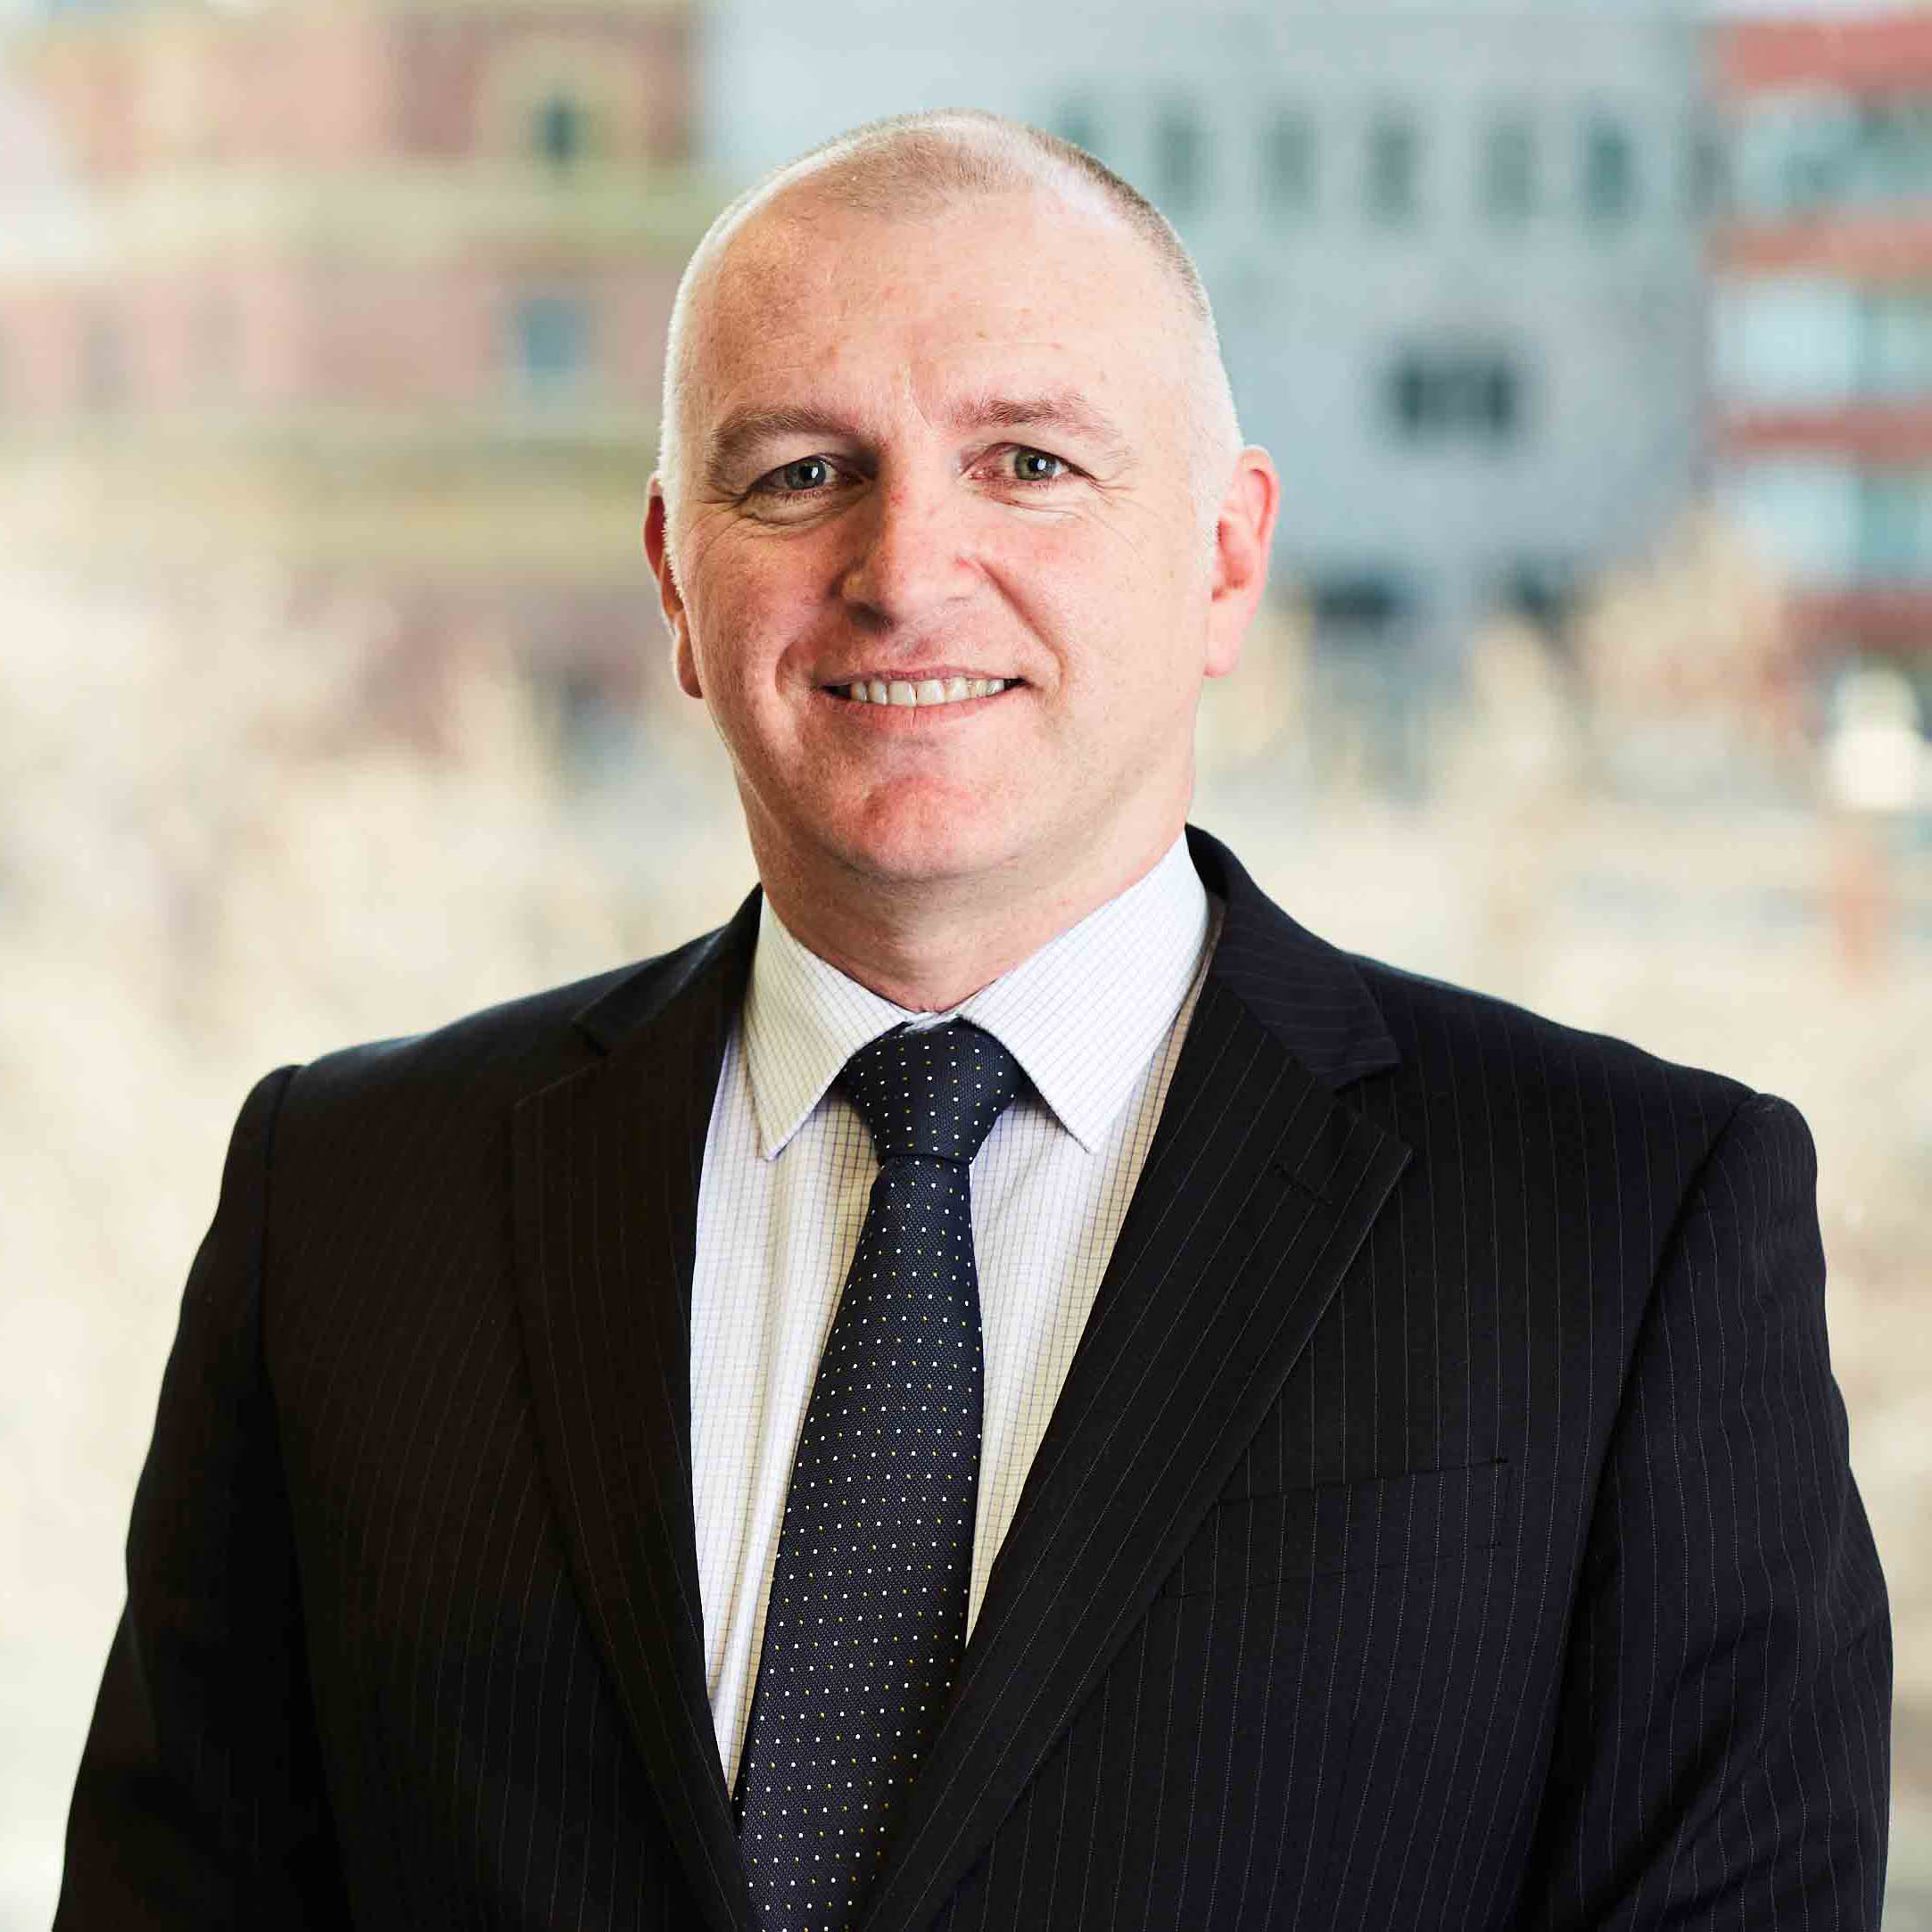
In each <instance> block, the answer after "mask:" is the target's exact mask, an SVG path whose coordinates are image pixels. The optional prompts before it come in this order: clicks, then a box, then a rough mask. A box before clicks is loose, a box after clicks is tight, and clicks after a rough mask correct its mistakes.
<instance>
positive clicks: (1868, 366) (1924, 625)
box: [1713, 11, 1932, 706]
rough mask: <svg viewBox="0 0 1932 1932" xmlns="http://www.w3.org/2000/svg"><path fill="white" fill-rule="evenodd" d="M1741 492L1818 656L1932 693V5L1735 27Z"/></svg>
mask: <svg viewBox="0 0 1932 1932" xmlns="http://www.w3.org/2000/svg"><path fill="white" fill-rule="evenodd" d="M1715 69H1716V74H1717V77H1718V85H1719V90H1720V94H1721V101H1722V106H1723V113H1724V119H1725V120H1726V122H1727V124H1728V129H1729V145H1730V152H1731V155H1732V161H1731V175H1732V190H1731V197H1730V199H1731V210H1730V218H1729V219H1728V220H1727V222H1726V224H1725V226H1724V227H1723V228H1722V229H1721V232H1720V234H1719V235H1717V237H1716V239H1715V245H1714V248H1713V274H1714V278H1715V289H1714V293H1713V344H1714V359H1713V361H1714V369H1715V383H1714V386H1715V389H1716V397H1715V401H1716V404H1717V417H1716V423H1717V430H1716V441H1717V447H1718V452H1719V463H1720V481H1721V496H1722V499H1723V500H1724V501H1725V503H1726V504H1727V505H1728V507H1729V508H1730V509H1731V510H1732V512H1733V513H1734V514H1735V515H1736V516H1737V517H1738V520H1739V521H1740V522H1741V523H1742V524H1744V525H1745V526H1746V528H1747V529H1749V530H1750V531H1751V532H1752V533H1754V535H1755V536H1756V538H1757V539H1758V541H1760V543H1761V544H1762V546H1763V549H1764V551H1765V553H1766V554H1767V555H1768V556H1770V557H1775V558H1778V559H1779V560H1780V561H1781V562H1782V563H1783V564H1784V565H1785V566H1786V567H1787V568H1788V571H1789V572H1790V574H1791V576H1792V578H1793V581H1794V595H1793V597H1792V599H1791V605H1790V608H1791V621H1792V622H1793V623H1794V624H1795V625H1796V629H1797V632H1798V634H1799V637H1800V639H1801V640H1802V642H1803V643H1804V647H1805V648H1806V649H1807V651H1808V652H1809V653H1810V655H1811V656H1812V659H1813V661H1814V662H1816V663H1820V664H1821V665H1830V664H1832V663H1833V662H1837V661H1846V660H1851V659H1854V658H1856V659H1864V658H1877V659H1878V660H1880V661H1885V660H1889V661H1890V665H1891V668H1893V669H1894V670H1895V671H1902V672H1903V673H1905V674H1906V676H1907V677H1908V678H1910V679H1911V680H1913V681H1916V682H1917V684H1918V687H1919V690H1920V703H1921V706H1923V705H1924V704H1925V702H1926V700H1927V699H1928V698H1932V681H1928V669H1932V652H1928V646H1932V12H1920V11H1911V12H1905V11H1891V12H1884V13H1863V14H1858V15H1847V16H1844V17H1833V18H1832V19H1830V20H1829V21H1828V20H1822V19H1814V20H1790V19H1763V20H1757V19H1745V20H1737V21H1727V22H1726V23H1725V24H1724V25H1723V26H1722V28H1721V29H1720V30H1719V34H1718V40H1717V59H1716V62H1715Z"/></svg>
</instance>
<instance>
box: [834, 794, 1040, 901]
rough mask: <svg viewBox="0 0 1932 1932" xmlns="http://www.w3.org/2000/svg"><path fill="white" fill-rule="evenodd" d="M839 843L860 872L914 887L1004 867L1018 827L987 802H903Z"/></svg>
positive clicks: (873, 814) (865, 819)
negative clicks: (919, 883) (922, 882)
mask: <svg viewBox="0 0 1932 1932" xmlns="http://www.w3.org/2000/svg"><path fill="white" fill-rule="evenodd" d="M837 843H838V846H840V847H841V848H842V851H843V853H844V855H845V856H846V860H847V863H850V864H851V865H853V866H854V867H855V869H856V870H858V871H863V872H867V873H870V874H871V876H873V877H874V878H877V879H889V880H896V881H898V882H900V883H903V884H906V885H911V884H913V883H916V882H918V881H920V880H924V879H957V878H961V877H962V876H964V875H966V874H969V873H972V872H981V871H990V870H992V869H993V868H995V867H996V866H998V865H1000V864H1002V863H1004V862H1005V861H1006V860H1007V859H1008V858H1010V857H1011V849H1012V844H1013V828H1012V827H1011V825H1010V824H1009V823H1008V822H1007V820H1006V817H1005V814H1004V813H1000V812H997V811H995V810H991V809H989V808H988V806H987V804H986V802H985V801H983V800H975V801H958V800H954V801H951V802H946V801H942V800H934V801H925V800H911V799H905V798H898V799H894V800H891V801H888V803H887V805H886V807H885V809H883V810H881V809H877V808H875V809H873V810H871V811H869V812H867V813H864V814H863V816H861V817H860V818H859V819H858V821H857V822H855V823H851V824H849V825H848V826H847V827H846V828H845V829H844V835H843V836H842V837H840V838H838V840H837Z"/></svg>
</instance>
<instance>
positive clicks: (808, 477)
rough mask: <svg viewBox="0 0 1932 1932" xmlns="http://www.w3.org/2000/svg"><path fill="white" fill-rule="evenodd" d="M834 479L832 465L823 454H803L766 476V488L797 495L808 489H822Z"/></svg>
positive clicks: (784, 493)
mask: <svg viewBox="0 0 1932 1932" xmlns="http://www.w3.org/2000/svg"><path fill="white" fill-rule="evenodd" d="M831 480H832V466H831V465H830V463H828V462H827V461H826V460H825V458H823V457H822V456H802V457H800V458H798V459H797V462H795V463H787V464H785V465H784V466H782V467H780V468H778V469H775V470H773V471H772V474H771V475H769V476H767V477H765V478H764V479H763V481H764V486H765V487H766V488H768V489H772V490H776V491H780V493H781V494H783V495H787V496H797V495H800V494H802V493H803V492H805V491H811V490H822V489H823V488H824V487H825V485H826V484H827V483H830V481H831Z"/></svg>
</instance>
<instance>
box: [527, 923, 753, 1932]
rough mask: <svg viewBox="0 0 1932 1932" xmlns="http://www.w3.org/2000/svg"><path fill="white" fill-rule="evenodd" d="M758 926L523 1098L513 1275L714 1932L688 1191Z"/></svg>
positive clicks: (739, 1925) (737, 1904)
mask: <svg viewBox="0 0 1932 1932" xmlns="http://www.w3.org/2000/svg"><path fill="white" fill-rule="evenodd" d="M756 929H757V896H756V895H755V894H754V895H753V896H751V898H749V899H747V901H746V903H745V904H744V906H743V907H742V908H740V910H739V914H738V916H737V918H736V919H734V920H733V921H732V922H731V925H730V926H728V927H726V928H724V929H722V932H720V933H717V934H714V935H713V936H712V937H711V938H710V939H709V940H707V941H702V942H699V943H698V945H696V946H693V947H690V948H688V949H686V952H685V953H684V954H681V955H678V956H675V957H674V958H673V960H672V961H670V962H666V963H665V966H664V967H663V968H661V969H659V970H656V971H654V972H651V973H648V974H640V975H638V976H635V977H634V978H632V979H631V980H627V981H625V982H623V984H622V985H621V986H620V987H618V989H617V990H616V992H615V993H614V994H613V995H608V996H607V998H606V999H605V1000H604V1001H602V1002H600V1003H599V1006H598V1007H596V1008H594V1009H592V1010H591V1011H590V1012H588V1013H587V1014H585V1015H583V1016H582V1019H581V1021H580V1023H581V1024H582V1026H583V1027H584V1028H585V1030H586V1031H587V1032H589V1033H590V1035H591V1036H592V1037H593V1038H597V1039H599V1040H602V1041H604V1042H606V1043H607V1044H608V1043H615V1045H614V1050H613V1051H612V1052H610V1053H608V1054H607V1057H605V1058H603V1059H601V1060H599V1061H597V1062H596V1063H594V1064H593V1065H591V1066H590V1067H588V1068H586V1069H584V1070H583V1071H582V1072H580V1073H577V1074H575V1075H573V1076H572V1077H569V1078H567V1079H566V1080H563V1081H560V1082H559V1083H557V1085H556V1086H552V1087H549V1088H547V1089H545V1090H544V1091H543V1092H541V1093H540V1094H535V1095H533V1097H532V1098H530V1099H529V1100H527V1101H525V1102H524V1103H523V1104H522V1105H521V1106H520V1107H519V1108H518V1110H517V1113H516V1135H515V1161H516V1243H517V1273H518V1283H519V1291H520V1294H521V1305H522V1312H523V1319H524V1333H525V1340H526V1345H527V1348H528V1351H529V1358H530V1363H531V1370H532V1383H533V1391H534V1398H535V1414H536V1422H537V1431H538V1436H539V1440H540V1442H541V1453H542V1456H543V1460H544V1466H545V1471H546V1474H547V1476H548V1479H549V1487H550V1491H551V1496H552V1500H553V1503H554V1505H555V1508H556V1511H557V1521H558V1522H559V1523H560V1524H561V1525H562V1528H563V1532H564V1540H565V1543H566V1548H567V1549H568V1552H569V1558H570V1565H571V1570H572V1574H573V1578H574V1582H575V1584H576V1588H577V1592H578V1595H579V1598H580V1599H581V1601H582V1605H583V1607H584V1610H585V1613H586V1614H587V1615H588V1617H589V1619H590V1626H591V1629H592V1631H594V1633H595V1636H596V1640H597V1643H598V1646H599V1650H600V1651H601V1653H602V1656H603V1660H604V1663H605V1665H606V1667H607V1669H608V1671H609V1672H610V1674H611V1678H612V1680H613V1681H614V1682H615V1685H616V1688H617V1690H618V1694H619V1697H620V1699H621V1701H622V1704H623V1710H624V1713H625V1716H626V1718H627V1719H628V1721H629V1723H630V1727H631V1730H632V1735H633V1737H634V1738H635V1739H636V1742H637V1744H638V1746H639V1749H640V1753H641V1754H642V1756H643V1759H644V1763H645V1764H646V1766H647V1768H648V1772H649V1775H650V1779H651V1783H652V1785H653V1787H654V1788H655V1789H656V1795H657V1800H658V1803H659V1804H660V1805H661V1806H662V1808H663V1812H664V1817H665V1821H666V1823H667V1825H668V1826H669V1828H670V1837H671V1839H672V1841H673V1844H675V1845H676V1846H677V1849H678V1852H679V1854H680V1855H681V1858H682V1859H683V1861H684V1864H685V1868H686V1872H687V1875H688V1877H689V1881H690V1886H691V1890H692V1894H693V1895H694V1896H695V1897H696V1898H697V1900H698V1903H699V1904H700V1906H701V1907H702V1909H703V1911H704V1914H705V1920H706V1924H707V1925H709V1926H710V1927H712V1928H714V1932H750V1928H752V1927H754V1926H755V1916H754V1913H753V1908H752V1903H751V1899H750V1895H749V1893H748V1891H747V1887H746V1884H745V1878H744V1871H743V1867H742V1865H741V1863H740V1862H739V1855H738V1845H737V1839H736V1835H735V1834H734V1832H733V1830H732V1827H731V1810H730V1804H729V1800H728V1797H727V1795H726V1792H725V1788H724V1777H723V1771H722V1766H721V1764H720V1761H719V1756H718V1750H717V1740H716V1734H715V1731H714V1728H713V1724H712V1719H711V1710H710V1705H709V1701H708V1697H707V1695H706V1677H705V1653H704V1636H703V1616H702V1609H701V1604H700V1599H699V1595H698V1551H697V1540H696V1533H695V1530H694V1526H693V1515H692V1501H691V1481H690V1334H689V1314H690V1287H691V1263H692V1256H693V1252H694V1248H695V1242H696V1226H697V1207H698V1177H699V1174H700V1171H701V1168H702V1163H703V1158H704V1145H705V1137H706V1130H707V1128H708V1126H709V1122H710V1118H711V1108H712V1102H713V1098H714V1094H715V1092H716V1088H717V1079H718V1071H719V1067H720V1064H721V1061H722V1056H723V1052H724V1046H725V1042H726V1038H727V1036H728V1034H729V1031H730V1028H731V1022H732V1020H733V1018H734V1016H735V1015H736V1013H737V1011H738V1007H739V1002H740V1000H741V998H742V995H743V989H744V983H745V974H746V971H747V968H748V963H749V958H750V953H751V946H752V943H753V940H754V938H755V934H756Z"/></svg>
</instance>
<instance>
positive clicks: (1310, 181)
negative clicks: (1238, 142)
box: [1261, 108, 1316, 215]
mask: <svg viewBox="0 0 1932 1932" xmlns="http://www.w3.org/2000/svg"><path fill="white" fill-rule="evenodd" d="M1315 191H1316V178H1315V128H1314V126H1313V124H1312V123H1311V122H1310V121H1309V117H1308V116H1307V115H1306V114H1303V113H1300V112H1297V111H1294V110H1293V109H1291V108H1284V109H1282V110H1281V111H1279V112H1278V113H1276V115H1275V117H1274V118H1273V119H1272V120H1270V121H1269V122H1268V124H1267V127H1266V128H1264V129H1263V131H1262V136H1261V194H1262V199H1263V201H1264V202H1266V204H1267V207H1268V208H1269V209H1270V210H1271V211H1273V212H1274V213H1276V214H1281V215H1305V214H1307V213H1308V212H1309V211H1310V210H1311V209H1312V208H1313V207H1314V205H1315Z"/></svg>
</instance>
